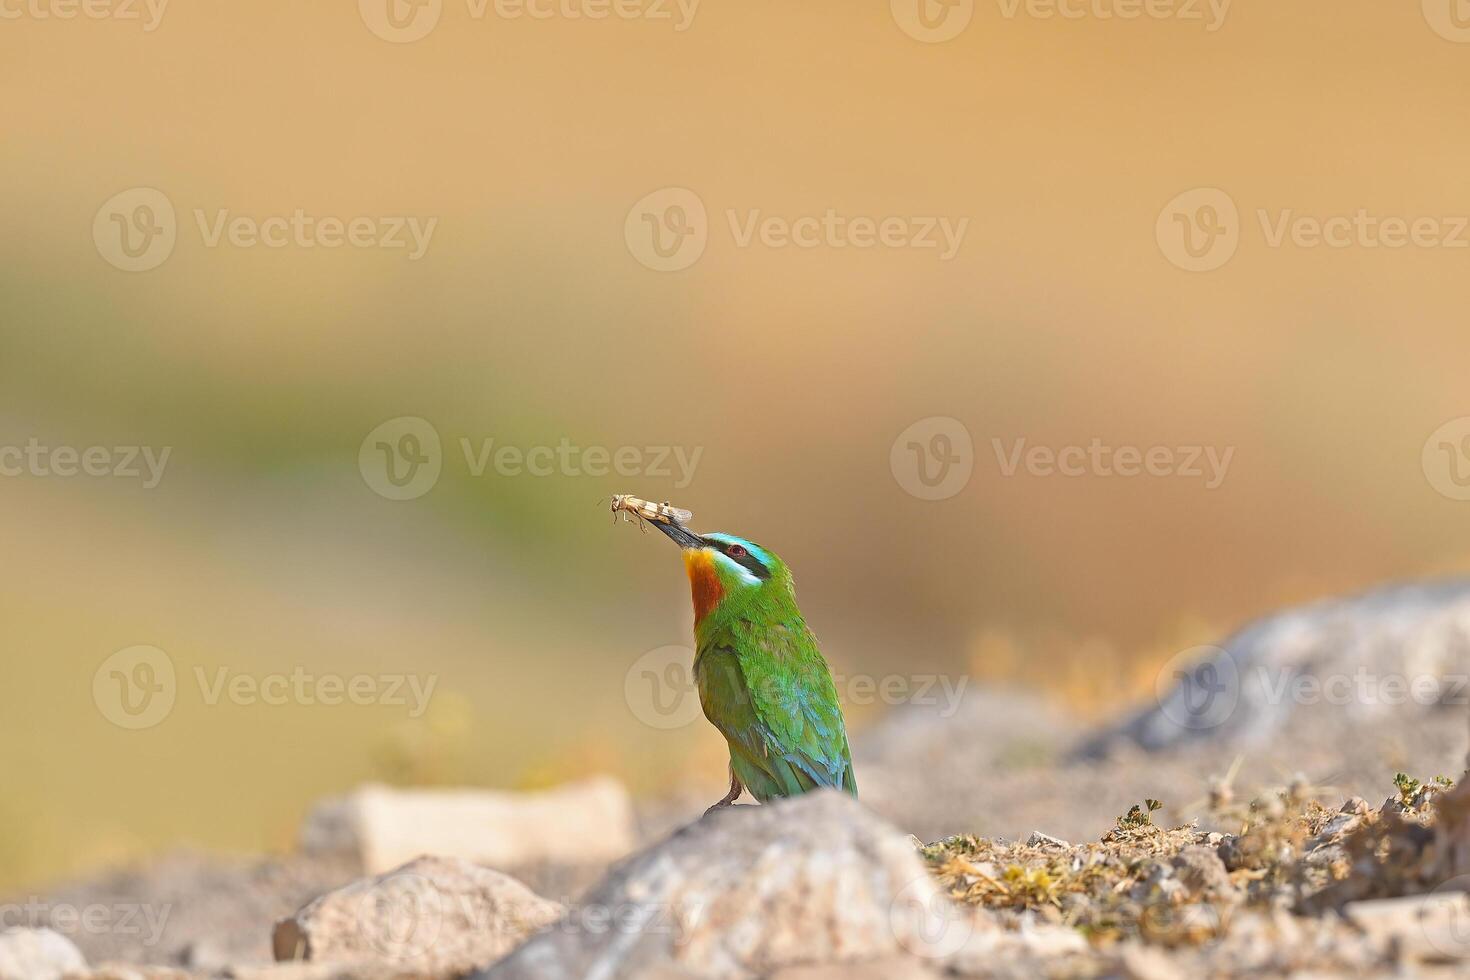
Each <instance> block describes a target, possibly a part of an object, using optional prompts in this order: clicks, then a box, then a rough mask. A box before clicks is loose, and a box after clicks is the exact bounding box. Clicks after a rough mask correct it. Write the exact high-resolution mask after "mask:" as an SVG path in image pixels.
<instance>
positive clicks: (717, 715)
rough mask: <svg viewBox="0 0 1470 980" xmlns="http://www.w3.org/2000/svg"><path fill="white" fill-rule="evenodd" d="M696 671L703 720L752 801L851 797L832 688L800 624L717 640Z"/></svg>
mask: <svg viewBox="0 0 1470 980" xmlns="http://www.w3.org/2000/svg"><path fill="white" fill-rule="evenodd" d="M696 670H697V673H698V680H699V688H700V697H701V700H702V702H703V704H704V709H705V715H706V716H707V717H708V718H709V719H710V721H711V722H713V723H714V725H715V727H717V728H719V729H720V731H721V732H723V733H724V735H725V737H726V739H727V741H729V743H730V748H731V761H732V764H733V765H734V766H735V768H736V775H739V776H741V777H742V780H741V781H742V782H744V783H745V784H746V786H747V788H749V789H750V791H751V793H752V795H754V796H755V797H756V798H757V799H760V800H765V799H768V798H772V797H781V796H795V795H797V794H799V793H804V792H807V791H809V790H812V789H816V788H817V787H821V786H830V787H832V788H834V789H840V790H843V791H845V792H848V793H851V794H852V795H854V796H856V795H857V780H856V779H855V777H854V776H853V771H852V756H851V753H850V751H849V749H848V744H847V730H846V726H845V725H844V724H843V719H842V707H841V704H840V703H839V701H838V697H837V688H836V686H835V685H834V684H833V682H832V675H831V673H830V672H829V671H828V669H827V664H826V662H825V661H824V660H823V659H822V657H821V654H820V653H819V652H818V651H817V648H816V641H815V640H814V639H813V638H812V635H811V633H810V632H809V631H808V630H807V629H806V627H805V624H802V623H797V624H796V625H795V626H788V625H777V626H774V627H765V628H757V629H752V630H750V631H749V632H745V633H743V635H741V636H739V638H738V641H736V640H735V638H733V637H731V638H722V641H718V642H716V643H712V644H710V645H708V646H707V647H706V648H705V649H702V650H701V651H700V655H699V660H698V662H697V664H696Z"/></svg>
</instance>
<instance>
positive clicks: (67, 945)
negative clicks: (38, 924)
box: [0, 928, 87, 980]
mask: <svg viewBox="0 0 1470 980" xmlns="http://www.w3.org/2000/svg"><path fill="white" fill-rule="evenodd" d="M86 968H87V961H86V959H85V958H83V956H82V954H81V951H80V950H78V949H77V948H76V946H74V945H73V944H72V941H71V940H70V939H67V938H66V937H65V936H63V935H62V934H61V933H59V932H55V931H53V930H51V929H25V928H17V929H6V930H5V931H4V932H0V980H61V977H63V976H65V975H67V974H68V973H81V972H82V971H83V970H85V969H86Z"/></svg>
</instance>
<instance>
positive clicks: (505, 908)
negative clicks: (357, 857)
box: [272, 857, 563, 977]
mask: <svg viewBox="0 0 1470 980" xmlns="http://www.w3.org/2000/svg"><path fill="white" fill-rule="evenodd" d="M562 911H563V909H562V907H561V905H559V904H558V903H556V902H552V901H548V900H546V899H544V898H541V897H540V896H539V895H536V894H535V893H534V892H532V891H531V890H530V889H528V888H526V886H525V885H522V884H521V883H520V882H519V881H516V880H515V879H514V878H512V877H510V876H509V875H505V874H501V873H500V872H498V871H492V870H490V869H489V868H483V867H480V866H479V865H475V864H471V863H470V862H468V861H463V860H460V859H458V858H435V857H426V858H420V859H419V860H417V861H414V862H412V863H410V864H406V865H404V866H403V867H401V868H398V869H396V870H394V871H391V872H389V873H387V874H383V875H378V876H377V877H374V878H365V879H362V880H361V881H356V882H353V883H352V884H350V885H347V886H346V887H343V888H339V889H337V890H336V891H331V892H328V893H326V894H325V895H322V896H321V897H320V898H317V899H315V900H314V901H312V902H310V903H308V904H307V905H305V906H303V907H302V908H301V909H300V910H299V911H298V912H297V913H296V914H295V915H293V916H291V917H289V918H287V919H283V920H281V921H280V922H278V923H277V924H276V928H275V933H274V935H273V937H272V939H273V942H272V945H273V948H274V952H275V956H276V959H277V960H308V961H312V962H316V963H328V964H331V963H363V964H376V965H379V966H381V965H384V964H388V965H402V966H406V967H412V968H413V969H414V970H415V971H418V972H421V973H423V974H424V975H426V976H446V977H447V976H457V975H460V974H463V973H466V972H468V971H470V970H473V969H476V968H479V967H483V966H487V965H488V964H490V963H493V962H494V961H495V960H497V959H499V958H500V957H502V956H504V955H505V954H506V953H508V952H509V951H510V950H511V949H513V948H514V947H515V946H516V945H517V944H518V943H520V942H521V940H523V939H525V937H526V936H527V935H529V934H530V933H532V932H534V931H535V930H537V929H539V928H541V927H542V926H545V925H546V924H548V923H550V922H553V921H555V920H556V919H557V918H558V917H559V916H560V915H561V914H562Z"/></svg>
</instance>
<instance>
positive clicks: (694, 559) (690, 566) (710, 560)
mask: <svg viewBox="0 0 1470 980" xmlns="http://www.w3.org/2000/svg"><path fill="white" fill-rule="evenodd" d="M684 568H685V569H687V570H688V572H689V585H690V588H691V589H693V591H694V625H695V626H698V625H699V623H700V620H702V619H704V617H705V616H707V615H709V613H710V610H712V609H714V608H715V606H718V605H719V604H720V600H721V599H723V598H724V597H725V587H724V586H723V585H721V584H720V577H719V576H718V575H717V574H715V560H714V557H713V556H711V555H710V553H709V552H708V551H705V550H703V549H697V550H695V549H691V550H689V551H685V552H684Z"/></svg>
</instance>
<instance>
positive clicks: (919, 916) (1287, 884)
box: [0, 586, 1470, 980]
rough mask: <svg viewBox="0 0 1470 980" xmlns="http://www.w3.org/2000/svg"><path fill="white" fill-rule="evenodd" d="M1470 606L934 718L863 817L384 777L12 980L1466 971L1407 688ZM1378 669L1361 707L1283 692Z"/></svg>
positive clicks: (59, 933)
mask: <svg viewBox="0 0 1470 980" xmlns="http://www.w3.org/2000/svg"><path fill="white" fill-rule="evenodd" d="M1467 605H1470V589H1467V588H1465V587H1462V586H1454V587H1448V586H1437V587H1435V588H1434V589H1431V590H1427V591H1425V590H1421V591H1411V592H1409V593H1403V592H1399V593H1396V594H1393V595H1390V594H1389V593H1381V594H1378V595H1375V596H1372V597H1368V598H1367V599H1365V600H1363V601H1361V602H1360V603H1358V604H1357V605H1354V604H1353V603H1351V602H1349V603H1338V604H1333V605H1326V606H1318V607H1307V608H1306V609H1303V610H1293V611H1290V612H1289V613H1287V614H1284V615H1283V616H1282V617H1277V618H1276V619H1275V620H1267V621H1264V622H1263V623H1259V624H1254V625H1253V626H1252V627H1249V628H1248V629H1247V630H1243V631H1242V632H1241V633H1240V634H1237V635H1236V636H1235V637H1230V638H1226V640H1224V641H1222V643H1221V646H1220V648H1219V650H1220V651H1221V652H1222V653H1223V656H1224V657H1225V658H1226V659H1224V660H1221V659H1220V657H1221V655H1222V653H1213V654H1212V653H1206V654H1205V659H1203V660H1201V659H1199V658H1195V659H1194V660H1192V661H1191V662H1190V664H1188V665H1186V666H1185V668H1184V669H1183V670H1182V671H1180V672H1177V673H1176V674H1174V675H1172V680H1173V681H1174V682H1175V683H1176V686H1175V687H1172V688H1169V687H1166V688H1164V689H1162V693H1161V697H1160V698H1159V699H1158V700H1157V701H1156V702H1155V703H1152V704H1150V705H1148V706H1145V707H1143V708H1140V709H1139V710H1138V711H1136V712H1133V713H1130V714H1128V715H1127V716H1125V717H1123V718H1121V719H1120V720H1119V721H1118V722H1116V723H1114V724H1110V725H1103V726H1099V727H1090V726H1081V725H1078V724H1076V723H1073V722H1070V721H1069V720H1068V719H1067V718H1065V717H1064V716H1062V715H1060V714H1059V713H1058V712H1056V711H1054V710H1052V709H1051V708H1049V707H1048V706H1047V705H1046V704H1045V703H1044V702H1041V701H1039V700H1037V699H1035V698H1031V697H1026V696H1023V695H1021V694H1019V693H1017V692H1008V691H996V690H990V691H977V690H972V691H970V692H969V694H968V695H967V697H966V698H965V699H964V701H963V702H962V703H961V704H960V706H959V709H958V711H956V712H954V713H940V712H938V711H936V710H933V709H928V710H926V709H924V708H922V707H918V706H912V707H909V708H906V709H903V710H900V711H897V712H895V713H894V714H893V715H891V716H890V717H888V718H886V719H885V720H883V721H882V722H881V723H880V724H878V725H877V726H875V727H873V728H870V729H869V730H868V731H867V732H865V733H863V735H862V736H861V737H860V738H859V739H858V740H857V741H856V743H855V745H854V754H855V757H856V765H857V771H858V773H859V777H860V786H861V788H862V794H863V799H862V805H858V804H855V803H853V802H852V801H850V800H848V799H847V798H845V797H840V796H837V795H835V794H817V795H813V796H812V797H809V798H803V799H800V800H794V801H788V802H786V803H783V804H780V805H776V806H770V807H737V808H734V809H732V810H727V811H722V812H719V813H717V814H714V815H712V816H710V817H708V818H704V819H701V818H700V814H701V813H702V811H703V808H704V806H706V805H707V804H708V803H709V802H710V801H709V800H707V799H704V798H702V797H696V796H694V795H690V796H687V797H682V798H673V799H664V800H654V801H641V802H639V803H637V804H636V805H635V804H634V803H633V802H632V801H630V800H629V799H628V797H627V795H626V794H625V793H624V792H623V791H622V789H621V788H620V787H618V786H617V785H616V784H615V783H612V782H611V781H608V780H596V781H592V782H590V783H586V784H580V785H576V786H569V787H564V788H562V789H560V790H557V791H553V792H549V793H543V794H495V793H483V792H474V791H465V792H450V793H430V792H408V791H392V790H385V789H381V788H366V789H364V790H362V791H360V792H358V793H355V794H353V795H352V796H350V797H348V798H345V799H341V800H334V801H326V802H324V803H323V804H322V806H321V807H319V808H318V810H317V811H316V812H315V813H313V814H312V816H311V817H310V818H309V819H308V821H307V823H306V826H305V827H304V828H303V831H302V834H301V839H302V845H301V848H300V851H299V852H298V853H295V854H292V855H285V856H278V857H274V858H271V859H268V860H260V861H223V860H219V859H216V858H210V857H205V856H201V855H189V854H178V855H173V856H170V857H167V858H165V859H162V860H159V861H157V862H154V863H151V864H148V865H146V866H143V867H139V868H133V869H126V870H121V871H117V872H115V873H112V874H110V875H105V876H102V877H99V878H96V879H92V880H88V881H81V882H76V883H73V884H70V885H65V886H58V887H56V888H53V889H48V890H47V891H46V892H45V893H44V895H42V896H39V901H33V899H32V897H30V896H24V897H13V898H12V900H11V902H10V904H8V905H6V906H5V907H6V908H7V909H8V910H15V909H21V910H23V911H22V912H21V917H22V919H23V921H24V925H26V926H31V927H34V928H18V929H12V930H11V931H9V932H6V933H0V980H4V978H11V977H21V978H25V980H32V978H46V977H56V978H60V977H63V976H77V977H92V978H95V980H103V978H107V977H140V978H149V977H214V976H224V977H237V978H241V980H248V978H260V980H267V978H268V980H291V978H327V977H459V976H470V975H474V976H480V977H488V978H507V977H513V978H519V977H568V978H572V977H584V976H605V977H619V976H656V977H657V976H662V977H743V976H777V977H781V978H784V980H794V978H798V977H811V978H815V977H823V976H834V977H836V976H873V977H910V976H911V977H934V976H944V975H948V976H982V977H983V976H998V977H1009V976H1017V977H1019V976H1059V977H1069V976H1078V977H1093V976H1131V977H1140V978H1156V977H1157V978H1162V977H1172V976H1181V975H1183V976H1247V975H1266V976H1277V975H1294V974H1295V975H1311V976H1336V975H1342V976H1349V975H1351V976H1360V975H1402V974H1403V973H1404V972H1406V971H1407V972H1413V973H1416V974H1424V975H1430V974H1433V973H1435V972H1436V971H1439V972H1444V973H1446V974H1447V975H1448V974H1449V973H1458V972H1460V970H1461V969H1462V968H1463V967H1464V966H1465V965H1466V964H1467V963H1470V904H1467V899H1466V892H1467V890H1470V785H1467V786H1465V787H1462V788H1455V787H1454V785H1453V784H1454V783H1456V782H1458V781H1459V780H1460V777H1461V775H1462V773H1463V771H1464V769H1465V758H1466V750H1467V747H1470V734H1467V727H1470V725H1467V723H1470V706H1467V704H1466V703H1465V700H1463V698H1462V697H1455V696H1451V694H1452V693H1454V692H1453V691H1452V690H1451V687H1450V686H1448V685H1446V686H1443V687H1442V688H1440V689H1438V693H1437V696H1436V697H1434V698H1432V699H1430V698H1420V699H1414V698H1402V697H1384V696H1382V682H1383V681H1384V679H1385V678H1387V679H1393V678H1403V679H1406V680H1408V681H1411V682H1412V680H1413V679H1414V678H1416V677H1417V678H1422V677H1425V676H1432V677H1435V678H1438V679H1440V680H1442V681H1444V680H1453V679H1455V678H1458V677H1460V676H1464V675H1470V643H1467V642H1466V636H1467V633H1470V631H1467V628H1466V624H1467V623H1470V613H1467ZM1211 658H1214V659H1213V660H1211ZM1206 663H1213V666H1211V667H1209V668H1208V671H1205V668H1204V667H1202V666H1201V664H1206ZM1365 671H1366V672H1367V674H1368V675H1369V678H1370V681H1372V682H1373V683H1377V684H1378V687H1372V686H1371V684H1370V687H1368V688H1365V687H1364V686H1363V682H1362V677H1363V675H1364V672H1365ZM1232 672H1233V677H1234V680H1233V681H1231V682H1229V683H1226V684H1224V685H1223V686H1222V685H1221V683H1220V680H1219V679H1220V678H1221V677H1222V676H1225V677H1229V676H1232ZM1349 676H1351V677H1355V678H1357V680H1355V681H1354V682H1353V686H1352V690H1353V691H1354V692H1356V693H1354V694H1353V696H1352V697H1350V698H1349V699H1348V700H1347V702H1345V703H1344V702H1342V701H1341V699H1331V698H1327V699H1324V698H1322V697H1311V696H1306V695H1303V694H1302V693H1301V689H1300V688H1297V687H1292V688H1290V690H1292V691H1295V692H1296V693H1294V694H1292V695H1290V696H1285V697H1283V696H1282V695H1281V692H1282V691H1283V690H1287V688H1283V687H1282V686H1281V684H1280V680H1281V678H1286V679H1287V680H1289V681H1291V682H1292V683H1293V684H1295V683H1296V682H1297V681H1298V680H1300V679H1302V678H1315V679H1316V680H1317V681H1318V682H1322V681H1331V680H1332V679H1333V678H1340V677H1349ZM1191 684H1194V685H1196V687H1197V689H1203V688H1204V687H1205V686H1206V685H1209V684H1213V685H1215V686H1214V688H1213V689H1212V690H1214V691H1215V693H1216V695H1217V696H1218V697H1216V698H1215V699H1213V700H1212V699H1204V700H1201V699H1197V698H1196V699H1194V700H1190V699H1188V698H1185V699H1184V700H1183V701H1181V700H1180V696H1179V690H1178V688H1179V687H1187V686H1188V685H1191ZM1232 684H1233V686H1231V685H1232ZM1344 689H1345V690H1346V688H1344ZM1365 690H1369V691H1371V692H1376V693H1371V694H1370V695H1364V694H1363V691H1365ZM1273 692H1274V693H1273ZM1191 693H1192V692H1191V691H1189V690H1185V691H1184V692H1183V695H1189V694H1191ZM1459 693H1460V694H1461V695H1463V693H1464V692H1459ZM1221 699H1223V701H1222V700H1221ZM1181 703H1182V704H1184V705H1185V706H1186V709H1187V710H1186V712H1185V713H1184V714H1181V710H1180V704H1181ZM1222 703H1224V704H1226V705H1227V707H1228V708H1229V710H1228V711H1226V712H1224V713H1222V712H1221V709H1220V705H1221V704H1222ZM1201 706H1205V707H1207V708H1208V710H1206V711H1204V712H1203V713H1199V712H1196V711H1195V709H1196V708H1200V707H1201ZM1399 774H1402V775H1399ZM910 835H913V836H912V837H911V836H910ZM915 838H916V839H915ZM921 842H927V843H921ZM421 853H422V854H428V855H432V856H431V857H429V858H427V859H424V860H419V861H413V860H412V858H413V856H414V855H417V854H421ZM89 909H92V910H96V909H103V910H105V912H104V913H100V914H101V915H102V918H101V919H99V921H97V922H95V923H91V924H89V923H88V922H87V921H86V919H85V916H86V914H87V910H89ZM129 911H131V913H132V915H131V918H129V919H128V920H127V921H124V920H123V915H122V913H127V912H129ZM16 921H17V914H16V913H15V911H10V912H9V913H8V915H7V919H6V924H7V925H13V924H15V923H16ZM278 961H279V962H278ZM88 964H93V965H92V966H88Z"/></svg>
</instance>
